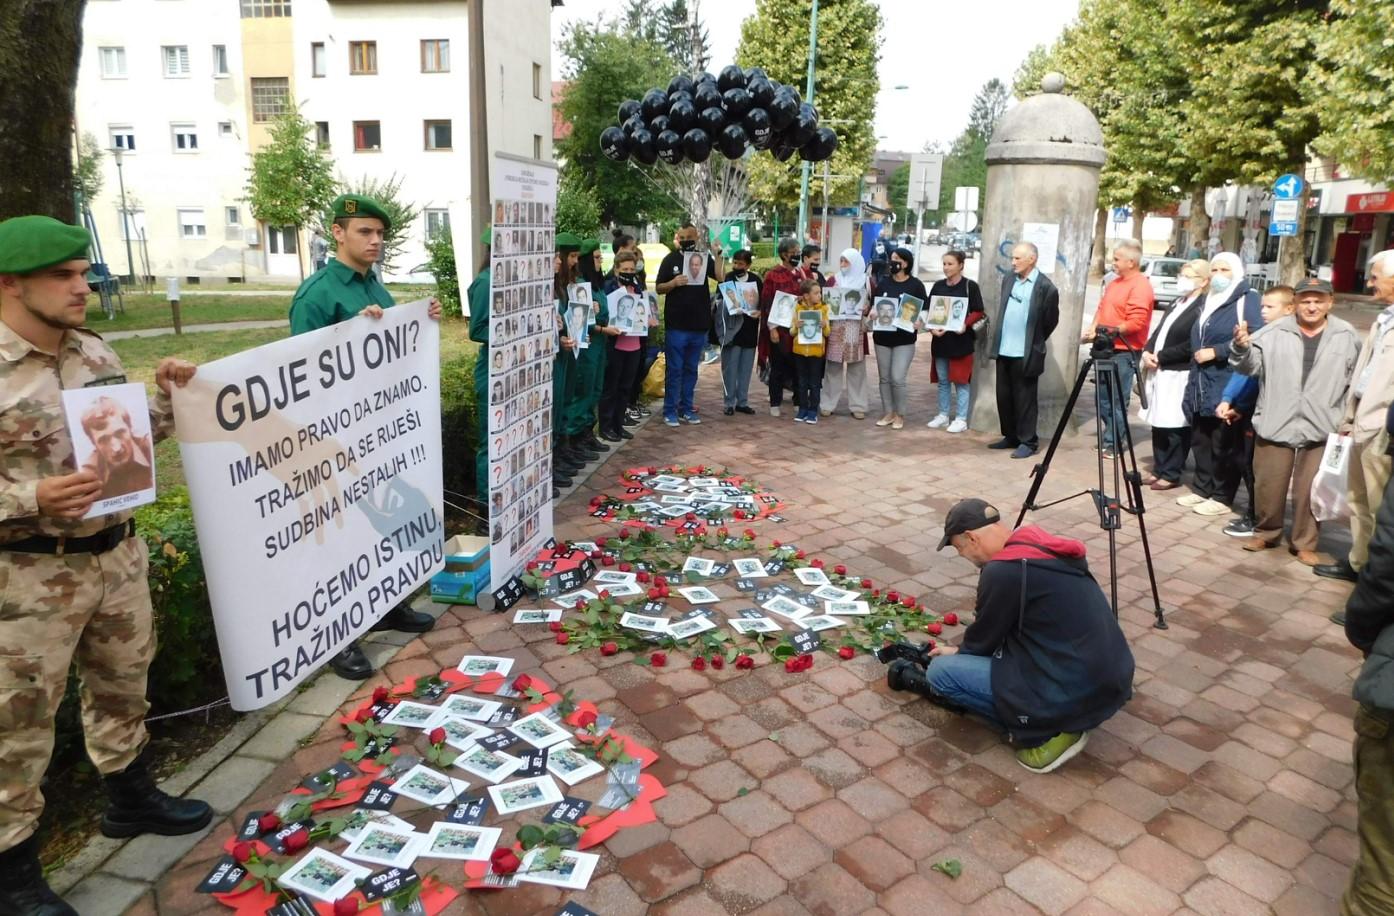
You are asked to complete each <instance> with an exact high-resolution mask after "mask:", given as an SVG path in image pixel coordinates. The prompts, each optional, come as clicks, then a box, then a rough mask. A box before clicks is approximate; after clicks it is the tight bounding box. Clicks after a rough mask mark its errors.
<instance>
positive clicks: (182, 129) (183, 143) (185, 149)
mask: <svg viewBox="0 0 1394 916" xmlns="http://www.w3.org/2000/svg"><path fill="white" fill-rule="evenodd" d="M169 129H170V132H171V133H173V134H174V151H175V152H176V153H196V152H198V128H196V127H195V126H194V125H192V124H171V125H170V126H169Z"/></svg>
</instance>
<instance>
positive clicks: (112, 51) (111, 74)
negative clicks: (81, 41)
mask: <svg viewBox="0 0 1394 916" xmlns="http://www.w3.org/2000/svg"><path fill="white" fill-rule="evenodd" d="M97 53H98V55H100V57H101V61H102V79H105V80H123V79H125V78H126V49H125V48H98V49H97Z"/></svg>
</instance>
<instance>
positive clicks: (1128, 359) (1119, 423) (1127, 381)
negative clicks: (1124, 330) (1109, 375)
mask: <svg viewBox="0 0 1394 916" xmlns="http://www.w3.org/2000/svg"><path fill="white" fill-rule="evenodd" d="M1135 360H1136V357H1134V356H1133V354H1132V353H1129V352H1128V351H1126V350H1114V351H1113V363H1114V365H1116V366H1117V367H1118V381H1119V382H1120V384H1121V387H1122V389H1123V401H1122V403H1121V404H1114V403H1113V400H1114V398H1113V394H1112V393H1111V392H1110V391H1109V386H1108V384H1106V383H1104V384H1100V385H1099V386H1098V388H1099V419H1100V421H1101V422H1102V425H1103V439H1104V448H1108V449H1111V448H1115V447H1117V446H1119V445H1121V444H1122V442H1123V429H1124V428H1126V427H1127V425H1128V399H1129V398H1130V397H1131V396H1132V390H1133V379H1134V378H1136V377H1137V362H1136V361H1135ZM1100 381H1101V382H1103V378H1102V377H1100Z"/></svg>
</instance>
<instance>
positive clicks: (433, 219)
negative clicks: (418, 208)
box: [426, 210, 450, 241]
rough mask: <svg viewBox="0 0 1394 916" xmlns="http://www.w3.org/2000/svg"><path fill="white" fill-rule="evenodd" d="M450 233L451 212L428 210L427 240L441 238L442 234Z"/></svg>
mask: <svg viewBox="0 0 1394 916" xmlns="http://www.w3.org/2000/svg"><path fill="white" fill-rule="evenodd" d="M449 231H450V211H449V210H427V211H426V239H427V240H428V241H429V240H431V239H434V238H437V237H439V236H440V235H441V234H442V233H445V232H449Z"/></svg>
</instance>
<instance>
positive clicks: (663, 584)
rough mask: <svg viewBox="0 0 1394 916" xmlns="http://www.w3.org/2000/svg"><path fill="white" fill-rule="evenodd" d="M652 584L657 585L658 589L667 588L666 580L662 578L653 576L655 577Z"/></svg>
mask: <svg viewBox="0 0 1394 916" xmlns="http://www.w3.org/2000/svg"><path fill="white" fill-rule="evenodd" d="M653 584H654V585H657V586H658V587H659V588H667V587H668V580H667V579H666V578H664V577H663V576H655V577H654V580H653Z"/></svg>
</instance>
